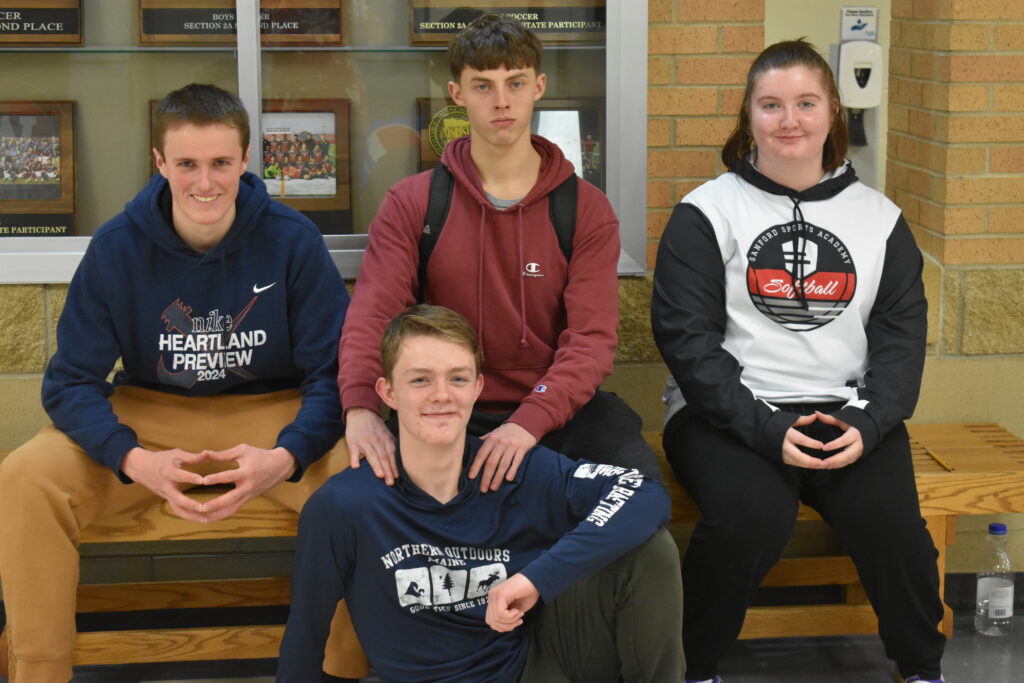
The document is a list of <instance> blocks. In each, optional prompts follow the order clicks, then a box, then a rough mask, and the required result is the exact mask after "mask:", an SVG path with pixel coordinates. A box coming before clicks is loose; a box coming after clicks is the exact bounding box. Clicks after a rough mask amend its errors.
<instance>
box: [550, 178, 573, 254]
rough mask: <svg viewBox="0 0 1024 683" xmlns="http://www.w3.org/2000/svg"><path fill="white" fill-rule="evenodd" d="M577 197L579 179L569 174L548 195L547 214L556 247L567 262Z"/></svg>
mask: <svg viewBox="0 0 1024 683" xmlns="http://www.w3.org/2000/svg"><path fill="white" fill-rule="evenodd" d="M578 198H579V180H578V179H577V177H576V174H575V173H573V174H571V175H570V176H569V177H568V178H566V179H565V180H563V181H562V182H561V184H559V186H558V187H556V188H555V189H554V190H552V191H551V194H549V195H548V216H550V218H551V225H553V226H554V228H555V236H556V237H557V238H558V247H559V248H560V249H561V250H562V253H563V254H564V255H565V260H566V262H567V263H568V262H569V261H570V260H571V259H572V238H573V234H574V233H575V232H576V204H577V201H578Z"/></svg>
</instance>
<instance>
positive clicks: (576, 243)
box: [338, 135, 619, 440]
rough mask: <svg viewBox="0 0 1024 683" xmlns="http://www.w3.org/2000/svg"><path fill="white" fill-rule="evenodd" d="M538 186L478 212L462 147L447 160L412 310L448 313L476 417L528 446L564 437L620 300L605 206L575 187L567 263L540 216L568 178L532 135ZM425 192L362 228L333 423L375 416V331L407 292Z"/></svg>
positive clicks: (398, 188) (418, 188) (602, 353)
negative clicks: (489, 417) (485, 415)
mask: <svg viewBox="0 0 1024 683" xmlns="http://www.w3.org/2000/svg"><path fill="white" fill-rule="evenodd" d="M532 142H533V146H534V149H536V150H537V152H538V153H539V154H540V155H541V166H540V174H539V175H538V177H537V182H536V184H535V185H534V186H533V189H531V190H530V192H529V194H528V195H527V196H526V197H524V198H523V199H522V201H520V202H519V203H518V204H516V205H515V206H513V207H511V208H509V209H496V208H495V207H494V206H492V205H491V203H490V202H489V201H488V200H487V197H486V195H485V194H484V191H483V188H482V187H481V183H480V177H479V175H478V173H477V170H476V167H475V166H474V164H473V161H472V159H471V158H470V153H469V150H470V142H469V138H468V137H463V138H459V139H457V140H454V141H453V142H451V143H449V145H448V146H447V148H445V151H444V155H443V156H442V157H441V161H442V162H443V163H444V164H445V165H446V166H448V168H449V169H451V171H452V174H453V175H454V177H455V189H454V193H453V196H452V204H451V210H450V211H449V213H448V219H447V221H446V223H445V226H444V230H443V231H442V232H441V237H440V238H439V240H438V242H437V245H436V246H435V248H434V251H433V253H432V254H431V256H430V262H429V264H428V265H427V282H426V287H425V288H424V303H429V304H438V305H441V306H446V307H448V308H451V309H453V310H455V311H458V312H459V313H461V314H462V315H463V316H465V317H466V319H467V320H469V322H470V323H471V324H472V325H473V326H474V327H475V328H476V331H477V334H478V335H479V337H480V346H481V348H482V349H483V354H484V371H483V374H484V376H485V382H484V389H483V393H482V394H481V396H480V400H479V401H477V404H476V405H477V407H478V408H480V409H483V410H490V411H494V412H512V413H513V414H512V416H511V417H510V418H509V421H510V422H514V423H516V424H518V425H519V426H521V427H523V428H524V429H526V430H527V431H528V432H530V433H531V434H532V435H533V436H534V437H536V438H537V439H538V440H539V439H540V438H542V437H543V436H544V435H545V434H547V433H548V432H550V431H552V430H555V429H558V428H559V427H561V426H562V425H564V424H565V423H566V422H567V421H568V420H569V418H571V417H572V416H573V414H574V413H575V412H576V411H577V410H578V409H579V408H580V407H581V406H583V405H584V404H585V403H587V401H589V400H590V399H591V397H592V396H593V395H594V392H595V391H596V389H597V387H598V385H599V384H600V383H601V382H602V381H603V380H604V378H605V377H607V376H608V374H609V373H610V372H611V370H612V361H613V359H614V355H615V344H616V334H615V329H616V326H617V324H618V316H619V311H618V309H619V305H618V304H619V299H618V277H617V271H616V267H617V264H618V258H619V230H618V220H617V219H616V217H615V214H614V212H613V211H612V208H611V205H610V204H609V202H608V198H607V197H605V196H604V194H603V193H602V192H601V191H600V190H598V189H597V188H595V187H594V186H593V185H591V184H589V183H587V182H585V181H583V180H580V182H579V201H578V208H577V214H576V232H575V235H574V237H573V248H572V259H571V261H570V262H568V263H567V262H566V260H565V256H564V255H563V254H562V251H561V250H560V249H559V246H558V239H557V236H556V235H555V229H554V226H552V225H551V219H550V218H549V214H548V194H549V193H550V192H551V191H552V190H553V189H554V188H556V187H557V186H558V185H559V184H560V183H561V182H562V181H563V180H565V179H566V178H567V177H569V174H571V173H573V167H572V164H571V163H569V161H567V160H566V158H565V157H564V156H563V155H562V152H561V150H560V149H559V148H558V147H557V146H556V145H555V144H554V143H552V142H549V141H548V140H546V139H544V138H542V137H540V136H537V135H534V136H532ZM429 187H430V172H429V171H426V172H423V173H419V174H417V175H414V176H411V177H409V178H405V179H404V180H401V181H399V182H398V183H396V184H395V185H394V186H393V187H392V188H391V190H389V191H388V194H387V196H386V197H385V198H384V201H383V203H382V204H381V207H380V210H379V211H378V212H377V216H376V218H375V219H374V221H373V224H372V225H371V226H370V242H369V246H368V247H367V250H366V254H365V255H364V257H363V263H362V267H361V269H360V272H359V279H358V281H357V283H356V291H355V295H354V297H353V299H352V303H351V304H350V305H349V310H348V314H347V316H346V318H345V326H344V330H343V332H342V335H341V344H340V348H339V366H340V371H339V374H338V384H339V386H340V389H341V402H342V407H343V409H344V410H348V409H349V408H356V407H361V408H369V409H371V410H377V409H379V407H380V401H379V399H378V397H377V394H376V392H375V391H374V383H375V382H376V380H377V378H378V377H379V376H381V363H380V339H381V336H382V335H383V332H384V327H385V326H386V325H387V323H388V322H389V321H390V320H391V319H392V318H393V317H394V316H395V315H397V314H398V313H400V312H401V311H402V310H403V309H404V308H405V307H406V306H409V305H412V304H414V303H416V292H418V291H419V274H418V268H419V238H420V233H421V232H422V230H423V221H424V216H425V214H426V210H427V196H428V193H429Z"/></svg>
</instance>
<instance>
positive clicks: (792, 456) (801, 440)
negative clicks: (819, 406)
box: [782, 411, 864, 470]
mask: <svg viewBox="0 0 1024 683" xmlns="http://www.w3.org/2000/svg"><path fill="white" fill-rule="evenodd" d="M813 422H823V423H825V424H827V425H831V426H833V427H838V428H839V429H840V430H842V432H843V433H842V435H841V436H839V437H838V438H836V439H833V440H832V441H829V442H828V443H822V442H821V441H818V440H817V439H812V438H811V437H809V436H807V435H806V434H804V433H803V432H801V431H799V430H798V429H797V427H803V426H805V425H809V424H811V423H813ZM800 446H803V447H804V448H813V449H816V450H821V451H825V452H827V453H830V452H832V451H835V453H834V454H833V455H830V456H829V457H827V458H816V457H814V456H813V455H808V454H807V453H804V452H803V451H802V450H800ZM862 455H864V439H863V438H862V437H861V434H860V430H859V429H857V428H856V427H854V426H852V425H850V424H849V423H847V422H843V421H842V420H840V419H839V418H837V417H834V416H832V415H826V414H825V413H821V412H818V411H815V412H814V413H813V414H812V415H801V416H800V417H798V418H797V420H796V422H794V423H793V426H792V427H790V428H789V429H788V430H787V431H786V438H785V439H784V440H783V442H782V461H783V462H784V463H786V464H787V465H794V466H795V467H804V468H807V469H811V470H837V469H839V468H841V467H846V466H847V465H850V464H852V463H854V462H856V461H857V460H859V459H860V457H861V456H862Z"/></svg>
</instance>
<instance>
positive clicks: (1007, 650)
mask: <svg viewBox="0 0 1024 683" xmlns="http://www.w3.org/2000/svg"><path fill="white" fill-rule="evenodd" d="M972 619H973V615H972V614H969V613H964V614H958V615H957V616H956V619H955V625H954V637H953V639H952V640H950V641H949V643H948V644H947V646H946V654H945V658H944V659H943V668H944V673H945V675H946V680H947V681H948V683H1024V616H1019V617H1017V619H1016V623H1015V628H1014V632H1013V634H1012V635H1011V636H1008V637H1004V638H990V637H986V636H980V635H977V634H975V633H974V628H973V623H972ZM273 671H274V661H273V660H259V661H249V662H216V663H213V662H210V663H204V662H197V663H180V664H160V665H149V666H108V667H85V668H82V669H81V670H78V671H76V675H75V683H272V682H273ZM721 674H722V676H723V677H724V678H725V682H726V683H892V681H893V676H892V664H891V663H890V662H889V660H888V659H886V657H885V652H884V650H883V648H882V644H881V642H880V641H879V640H878V638H877V637H875V636H844V637H828V638H782V639H766V640H748V641H740V642H738V643H737V644H736V645H735V646H734V648H733V649H732V651H731V652H730V653H729V656H728V658H727V660H726V661H725V662H724V663H723V666H722V671H721ZM0 683H7V679H6V678H2V677H0ZM364 683H379V680H378V679H377V678H369V679H366V680H365V682H364ZM540 683H543V682H540Z"/></svg>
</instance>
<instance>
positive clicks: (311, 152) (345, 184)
mask: <svg viewBox="0 0 1024 683" xmlns="http://www.w3.org/2000/svg"><path fill="white" fill-rule="evenodd" d="M261 119H262V124H261V125H262V136H261V138H262V145H263V148H262V149H261V150H259V154H260V158H261V166H260V167H261V169H262V176H263V182H264V183H266V186H267V191H268V192H269V193H270V196H271V197H273V198H275V199H278V200H280V201H282V202H284V203H285V204H288V205H289V206H292V207H294V208H296V209H298V210H299V211H302V212H303V213H305V214H306V215H307V216H309V218H310V219H311V220H312V221H313V222H314V223H316V224H317V225H318V226H319V227H320V230H321V232H323V233H324V234H331V235H334V234H347V233H350V232H352V190H351V187H352V184H351V175H350V166H351V164H350V153H349V101H348V100H344V99H319V100H317V99H310V100H263V113H262V114H261ZM253 153H256V152H255V150H254V151H253Z"/></svg>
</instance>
